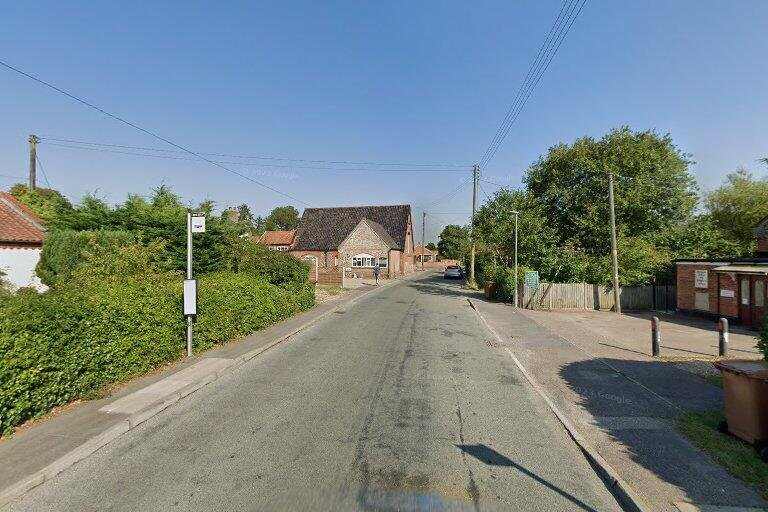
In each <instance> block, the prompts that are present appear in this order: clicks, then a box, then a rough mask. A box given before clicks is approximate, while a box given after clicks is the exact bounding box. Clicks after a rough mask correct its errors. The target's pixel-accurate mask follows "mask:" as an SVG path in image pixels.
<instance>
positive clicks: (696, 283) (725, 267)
mask: <svg viewBox="0 0 768 512" xmlns="http://www.w3.org/2000/svg"><path fill="white" fill-rule="evenodd" d="M755 236H756V237H757V250H756V251H755V256H754V257H753V258H723V259H718V260H694V259H687V260H686V259H682V260H677V261H675V267H676V273H677V309H678V310H680V311H683V312H690V313H697V314H703V315H707V316H711V317H726V318H730V319H732V320H735V321H737V322H739V323H741V324H743V325H746V326H753V327H760V326H761V325H762V322H763V318H764V316H765V313H766V310H765V307H766V306H765V302H766V286H767V284H766V283H768V217H766V218H765V219H763V220H762V221H760V223H759V224H758V226H757V228H755Z"/></svg>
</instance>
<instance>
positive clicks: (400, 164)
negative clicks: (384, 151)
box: [40, 137, 471, 172]
mask: <svg viewBox="0 0 768 512" xmlns="http://www.w3.org/2000/svg"><path fill="white" fill-rule="evenodd" d="M40 140H48V141H53V142H60V143H61V142H63V143H67V144H81V145H86V146H96V147H108V148H118V149H135V150H141V151H150V152H158V153H181V151H177V150H173V149H161V148H149V147H142V146H129V145H125V144H107V143H103V142H88V141H83V140H75V139H63V138H56V137H40ZM198 153H199V154H201V155H208V156H220V157H228V158H242V159H244V160H272V161H278V162H299V163H310V164H326V165H364V166H388V167H435V168H456V172H464V171H469V170H471V169H470V166H468V165H466V164H452V163H405V162H357V161H350V160H307V159H302V158H287V157H277V156H264V155H235V154H231V153H204V152H202V151H199V152H198ZM262 165H266V164H262Z"/></svg>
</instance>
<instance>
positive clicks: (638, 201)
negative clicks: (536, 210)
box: [524, 127, 697, 257]
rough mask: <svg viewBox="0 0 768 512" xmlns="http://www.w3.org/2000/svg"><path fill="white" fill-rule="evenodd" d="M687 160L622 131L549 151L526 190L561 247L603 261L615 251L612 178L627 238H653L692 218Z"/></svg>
mask: <svg viewBox="0 0 768 512" xmlns="http://www.w3.org/2000/svg"><path fill="white" fill-rule="evenodd" d="M688 158H689V155H687V154H685V153H683V152H681V151H680V150H679V149H678V148H677V147H676V146H675V145H674V144H673V142H672V139H671V137H670V136H669V135H663V136H660V135H658V134H657V133H656V132H653V131H644V132H635V131H632V130H630V129H629V128H627V127H623V128H620V129H616V130H613V131H611V132H609V133H608V134H607V135H605V136H604V137H603V138H601V139H599V140H596V139H593V138H592V137H582V138H580V139H578V140H576V141H575V142H574V143H573V144H571V145H568V144H559V145H557V146H555V147H552V148H550V150H549V152H548V153H547V155H546V156H545V157H543V158H541V159H539V161H538V162H537V163H536V164H534V165H533V166H532V167H531V168H530V169H529V170H528V172H527V174H526V176H525V178H524V182H525V184H526V186H527V188H528V191H529V192H530V193H531V194H532V195H533V196H534V197H535V198H536V200H537V201H538V202H540V203H541V204H542V205H543V208H544V211H545V212H546V216H547V217H548V219H549V222H550V223H551V224H552V225H553V226H554V227H555V229H556V231H557V235H558V245H560V246H572V247H574V248H576V249H577V250H582V251H584V252H585V253H586V254H588V255H590V256H600V257H602V256H603V255H605V254H607V253H608V252H609V251H610V228H609V226H608V222H607V219H608V204H607V203H608V201H607V195H608V193H607V187H608V180H607V173H608V172H612V173H613V174H614V177H615V182H616V186H615V200H616V215H617V224H618V225H619V226H620V229H621V231H622V233H623V235H624V236H626V237H630V238H631V237H648V236H651V235H653V234H655V233H659V232H661V231H664V230H666V229H670V228H671V227H673V226H675V225H677V224H678V223H680V222H684V221H686V220H687V219H689V218H690V217H691V215H692V214H693V210H694V208H695V206H696V203H697V189H696V183H695V180H694V178H693V176H692V175H691V174H690V172H689V170H688V167H689V165H690V163H691V161H690V160H689V159H688Z"/></svg>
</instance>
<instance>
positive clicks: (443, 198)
mask: <svg viewBox="0 0 768 512" xmlns="http://www.w3.org/2000/svg"><path fill="white" fill-rule="evenodd" d="M470 181H472V177H471V176H470V177H468V178H465V179H463V180H462V181H461V182H460V183H459V185H458V186H457V187H456V188H454V189H451V190H450V192H447V193H445V194H443V195H441V196H440V197H438V198H437V199H434V200H433V201H432V202H430V203H428V204H426V205H423V206H421V207H419V206H417V209H420V210H427V211H429V208H431V207H432V206H434V205H436V204H437V203H439V202H440V201H446V200H448V199H450V198H452V197H453V196H455V195H456V194H457V193H458V192H459V191H460V190H461V189H462V188H464V186H466V185H467V184H468V183H469V182H470Z"/></svg>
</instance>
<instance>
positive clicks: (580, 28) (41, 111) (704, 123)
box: [0, 0, 768, 238]
mask: <svg viewBox="0 0 768 512" xmlns="http://www.w3.org/2000/svg"><path fill="white" fill-rule="evenodd" d="M140 4H141V3H140V2H136V3H125V2H122V3H118V2H113V3H107V2H102V3H98V4H96V3H93V2H88V3H86V2H47V1H40V2H37V3H35V5H34V7H30V6H29V5H26V4H24V5H23V4H17V5H7V6H5V7H4V10H3V17H2V19H0V48H2V50H0V59H2V60H4V61H6V62H8V63H9V64H12V65H15V66H18V67H20V68H22V69H24V70H25V71H28V72H30V73H33V74H36V75H39V76H40V77H42V78H44V79H46V80H48V81H51V82H53V83H54V84H56V85H58V86H59V87H62V88H64V89H66V90H69V91H71V92H73V93H75V94H77V95H79V96H81V97H83V98H85V99H87V100H89V101H91V102H93V103H96V104H98V105H100V106H102V107H104V108H105V109H107V110H109V111H112V112H114V113H116V114H118V115H121V116H123V117H125V118H127V119H128V120H131V121H134V122H137V123H139V124H141V125H142V126H145V127H147V128H149V129H151V130H154V131H156V132H158V133H160V134H162V135H164V136H166V137H168V138H170V139H173V140H174V141H177V142H179V143H182V144H184V145H186V146H189V147H190V148H193V149H195V150H197V151H203V152H212V153H232V154H240V155H268V156H269V155H271V156H278V157H288V158H295V159H316V160H334V161H335V160H345V161H346V160H349V161H377V162H413V163H420V164H422V163H433V162H436V163H458V164H471V163H474V162H475V161H477V160H479V159H480V156H481V155H482V153H483V151H484V150H485V147H486V146H487V145H488V143H489V141H490V139H491V137H492V135H493V133H494V132H495V130H496V127H497V126H498V124H499V122H500V120H501V118H502V116H503V114H504V112H505V110H506V108H507V107H508V106H509V104H510V102H511V100H512V98H513V96H514V94H515V92H516V91H517V87H518V86H519V83H520V82H521V80H522V78H523V76H524V75H525V72H526V70H527V68H528V64H529V62H530V61H531V59H532V58H533V56H534V55H535V53H536V51H537V50H538V48H539V45H540V44H541V42H542V40H543V38H544V36H545V34H546V32H547V30H548V29H549V27H550V25H551V23H552V21H553V19H554V17H555V15H556V14H557V12H558V10H559V8H560V2H559V1H556V0H547V1H544V0H537V1H517V2H508V1H499V2H459V1H444V2H418V3H414V2H398V1H390V2H376V3H374V2H309V1H307V2H274V3H267V2H242V3H238V2H235V3H232V2H229V3H223V2H209V3H204V2H178V3H163V4H162V5H154V6H152V7H149V6H148V5H140ZM766 26H768V2H765V1H764V0H752V1H750V0H742V1H736V2H722V1H717V2H716V1H693V0H691V1H688V0H676V1H672V2H669V1H663V2H662V1H659V2H608V1H596V0H591V1H590V2H588V4H587V6H586V8H585V9H584V11H583V12H582V14H581V17H580V18H579V20H578V21H577V22H576V24H575V25H574V27H573V29H572V31H571V33H570V34H569V36H568V38H567V39H566V41H565V43H564V44H563V46H562V48H561V49H560V52H559V53H558V55H557V57H556V58H555V61H554V62H553V64H552V66H551V67H550V68H549V70H548V72H547V74H546V75H545V76H544V78H543V79H542V82H541V83H540V84H539V87H538V88H537V89H536V91H535V93H534V94H533V96H532V98H531V99H530V101H529V102H528V104H527V105H526V108H525V110H524V111H523V113H522V115H521V116H520V117H519V119H518V121H517V123H516V125H515V126H514V127H513V129H512V130H511V131H510V133H509V135H508V137H507V139H506V141H505V143H504V145H503V147H502V148H501V149H500V150H499V152H498V153H497V155H496V157H495V158H494V159H493V161H492V162H491V163H490V164H489V165H488V167H487V168H486V169H484V170H483V173H484V175H485V176H486V177H487V178H488V179H491V180H494V181H498V182H501V183H508V184H510V185H511V186H516V185H518V184H519V183H520V177H521V175H522V173H523V171H524V169H525V168H526V167H527V166H528V165H529V164H530V163H532V162H533V161H535V160H536V159H537V158H538V156H539V155H541V154H542V153H544V152H545V151H546V150H547V148H548V147H550V146H552V145H554V144H556V143H558V142H560V141H566V142H570V141H572V140H573V139H575V138H577V137H579V136H582V135H594V136H600V135H602V134H603V133H604V132H606V131H607V130H609V129H611V128H613V127H616V126H620V125H625V124H626V125H629V126H631V127H633V128H635V129H647V128H654V129H657V130H658V131H660V132H670V133H671V134H672V136H673V138H674V140H675V142H676V143H677V144H678V145H679V146H680V147H681V148H682V149H683V150H685V151H687V152H689V153H691V154H692V155H693V159H694V160H695V161H696V164H695V165H694V167H693V171H694V172H695V175H696V177H697V179H698V180H699V183H700V185H701V187H702V189H704V190H707V189H711V188H712V187H714V186H716V185H717V184H718V183H719V182H720V181H721V180H722V178H723V176H724V175H725V174H726V173H727V172H729V171H731V170H733V169H735V168H736V167H738V166H740V165H743V166H746V167H748V168H752V169H754V170H755V171H756V172H757V173H759V174H760V175H765V174H766V172H768V169H765V168H761V167H760V166H759V165H758V164H757V163H756V159H758V158H760V157H762V156H766V155H767V154H768V121H767V120H768V61H767V60H766V58H765V56H766V55H768V36H766V32H765V27H766ZM0 93H2V94H0V174H3V175H10V176H17V175H19V176H21V175H23V174H24V173H25V172H26V167H27V158H28V157H27V146H26V138H27V135H28V134H29V133H36V134H38V135H41V136H48V137H55V138H63V139H76V140H83V141H93V142H102V143H113V144H125V145H135V146H142V147H145V146H146V147H157V148H163V147H164V146H163V144H162V143H160V142H159V141H156V140H153V139H151V138H149V137H148V136H146V135H144V134H141V133H139V132H137V131H135V130H133V129H131V128H129V127H126V126H124V125H121V124H119V123H116V122H115V121H113V120H111V119H109V118H106V117H104V116H102V115H100V114H98V113H97V112H94V111H92V110H89V109H86V108H84V107H83V106H81V105H78V104H76V103H73V102H72V101H71V100H68V99H66V98H64V97H62V96H60V95H57V94H55V93H53V92H52V91H50V90H48V89H45V88H43V87H41V86H39V85H37V84H35V83H33V82H31V81H29V80H28V79H25V78H22V77H20V76H18V75H16V74H14V73H11V72H10V71H8V70H5V69H0ZM39 155H40V159H41V162H42V164H43V168H44V170H45V172H46V174H47V176H48V178H49V180H50V182H51V184H52V185H53V186H54V187H55V188H57V189H59V190H61V191H62V192H64V193H65V194H66V195H67V196H69V197H70V198H72V199H75V200H76V199H78V198H79V197H81V196H82V195H83V194H84V193H86V192H94V191H95V192H96V193H97V194H98V195H100V196H101V197H104V198H105V199H107V200H109V201H112V202H117V201H120V200H122V199H123V198H124V197H125V195H126V194H127V193H129V192H131V193H140V194H146V193H148V192H149V191H150V190H151V189H152V188H153V187H156V186H157V185H159V184H162V183H165V184H167V185H169V186H171V187H173V188H174V189H175V190H176V191H178V192H179V193H180V194H182V195H183V196H184V197H185V198H186V199H190V200H195V201H199V200H202V199H204V198H210V199H213V200H214V201H216V202H217V203H218V204H219V205H220V206H227V205H236V204H240V203H243V202H245V203H248V204H249V205H250V206H251V208H252V209H253V210H254V211H256V212H259V213H265V212H267V211H268V210H270V209H271V208H272V207H274V206H276V205H280V204H285V203H286V202H287V201H286V200H285V198H282V197H280V196H277V195H275V194H274V193H272V192H270V191H266V190H263V189H261V188H259V187H258V186H257V185H255V184H253V183H250V182H248V181H244V180H243V179H242V178H238V177H237V176H233V175H230V174H228V173H226V172H224V171H222V170H220V169H217V168H215V167H211V166H210V165H208V164H205V163H195V162H191V161H188V160H173V159H154V158H143V157H137V156H132V155H123V154H118V153H108V152H96V151H84V150H76V149H71V148H65V147H59V146H54V145H52V144H50V142H49V141H44V142H43V143H42V144H41V145H40V149H39ZM168 155H172V154H170V153H169V154H168ZM222 159H223V158H222ZM228 161H232V159H228ZM238 161H239V160H238ZM251 162H254V165H250V166H237V167H235V168H236V169H238V171H242V172H245V173H247V174H249V175H252V176H253V177H254V178H257V179H259V180H262V181H263V182H265V183H268V184H269V185H270V186H273V187H275V188H278V189H281V190H285V191H287V192H289V193H291V194H293V195H295V196H297V197H299V198H301V199H303V200H304V201H306V202H308V203H310V204H313V205H318V206H323V205H342V204H363V203H366V204H368V203H372V204H376V203H403V202H407V203H411V204H413V205H419V204H424V203H428V202H430V201H431V200H433V199H434V198H435V197H439V196H440V195H442V194H444V193H445V192H448V191H449V190H451V189H452V188H454V187H455V186H456V185H457V184H458V183H459V182H460V180H461V179H463V178H464V175H463V174H459V173H448V172H446V173H440V174H437V173H419V174H417V173H396V174H382V173H375V174H374V173H356V174H351V173H346V174H344V173H338V172H335V173H331V172H327V171H318V170H314V169H303V168H300V167H302V164H301V163H298V162H296V163H292V164H291V163H286V162H275V161H269V160H261V161H258V160H252V161H251ZM256 162H261V163H262V164H268V163H272V164H276V165H288V164H290V165H292V167H280V168H278V167H265V166H263V165H256V164H255V163H256ZM303 166H305V167H306V166H311V165H308V164H303ZM0 180H1V181H0V186H2V187H4V188H6V187H8V186H9V185H10V184H11V183H13V182H14V181H17V180H14V179H12V178H7V177H5V176H0ZM484 187H485V189H486V191H487V192H488V193H492V191H493V188H494V187H493V186H491V185H488V184H486V185H484ZM469 190H470V189H469V187H466V188H465V189H464V190H462V191H461V193H459V194H457V195H456V196H454V197H453V198H451V199H450V200H447V201H444V202H440V203H438V204H437V205H435V206H434V207H433V208H432V210H433V211H440V212H462V211H466V210H468V209H469V200H470V192H469ZM481 197H482V194H481ZM415 220H416V221H417V222H418V221H419V220H420V219H415ZM466 220H467V219H466V216H464V215H462V214H456V215H440V216H437V215H435V216H431V217H430V218H429V233H428V237H429V238H432V237H433V235H434V233H435V232H436V231H437V230H438V229H439V228H440V226H441V225H442V224H444V223H447V222H459V223H464V222H466Z"/></svg>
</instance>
